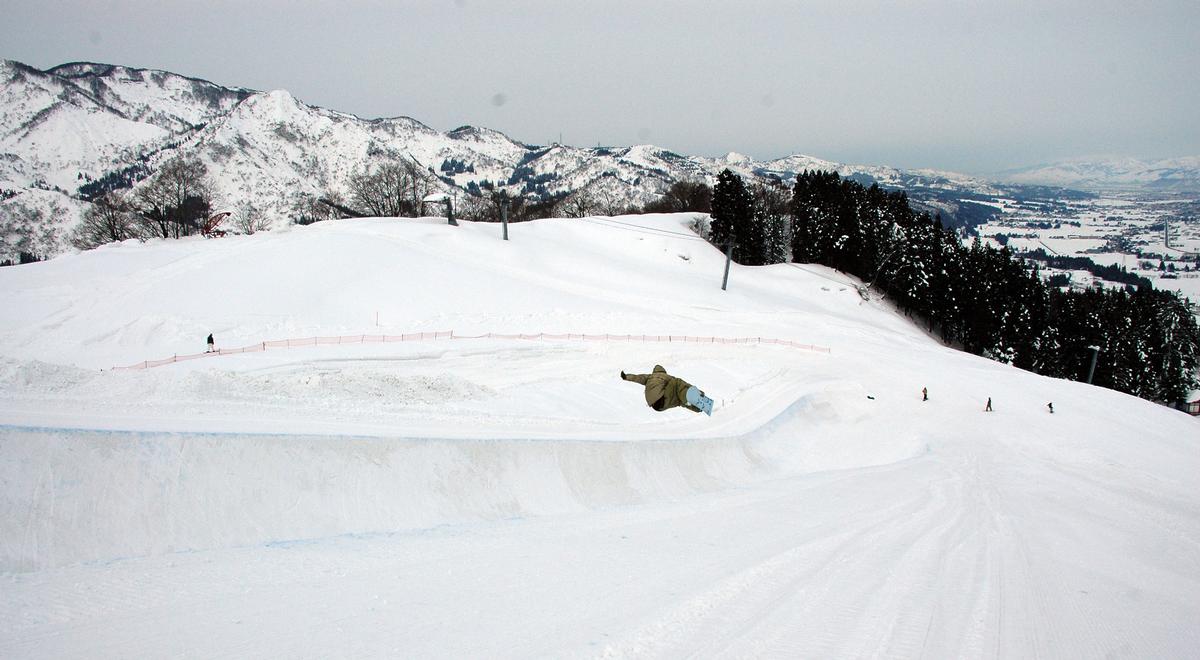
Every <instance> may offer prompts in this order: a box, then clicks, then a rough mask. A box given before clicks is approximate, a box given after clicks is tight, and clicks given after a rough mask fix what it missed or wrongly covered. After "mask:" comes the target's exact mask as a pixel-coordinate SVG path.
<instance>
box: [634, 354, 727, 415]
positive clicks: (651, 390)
mask: <svg viewBox="0 0 1200 660" xmlns="http://www.w3.org/2000/svg"><path fill="white" fill-rule="evenodd" d="M621 380H628V381H631V382H634V383H638V384H641V385H645V386H646V405H648V406H650V407H651V408H653V409H655V410H657V411H659V412H662V411H663V410H666V409H668V408H675V407H677V406H683V407H684V408H687V409H688V410H690V411H692V412H702V413H704V414H706V415H710V416H711V415H712V409H713V401H712V399H710V398H708V397H706V396H704V392H701V391H700V390H699V389H698V388H696V387H695V386H693V385H692V384H690V383H688V382H687V381H685V380H684V379H682V378H676V377H675V376H672V375H671V374H668V373H667V370H666V369H664V368H663V367H662V365H659V364H656V365H654V371H653V372H651V373H648V374H627V373H625V372H624V371H622V372H621Z"/></svg>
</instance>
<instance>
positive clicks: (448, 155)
mask: <svg viewBox="0 0 1200 660" xmlns="http://www.w3.org/2000/svg"><path fill="white" fill-rule="evenodd" d="M0 83H2V85H0V126H3V127H6V128H4V129H0V189H4V190H5V191H6V198H5V199H3V200H0V212H4V213H7V214H8V216H9V217H8V219H7V220H5V221H4V222H3V223H0V224H4V225H6V226H9V227H10V228H11V227H16V233H17V234H22V236H21V237H20V238H19V240H18V239H14V240H8V241H7V242H6V243H5V244H4V245H3V246H0V247H2V248H3V251H4V252H7V253H9V254H10V255H11V254H14V253H15V252H17V251H18V248H17V246H16V243H18V242H22V241H23V242H22V245H26V246H27V247H28V248H29V250H28V251H32V252H33V253H35V254H38V255H40V256H52V255H54V254H59V253H62V252H64V251H67V250H69V249H70V246H69V241H68V240H67V239H68V236H67V235H66V233H64V231H61V229H62V228H63V227H69V226H72V225H75V224H77V223H78V219H79V217H80V216H81V214H82V211H83V210H84V209H86V208H87V206H88V204H89V199H90V196H89V195H85V194H83V192H82V189H83V187H84V186H86V185H87V184H89V183H91V182H93V181H96V180H99V179H104V178H105V177H109V178H113V179H119V180H120V181H121V184H122V185H130V184H132V185H134V186H135V187H136V186H137V185H138V181H139V179H138V177H141V178H142V179H144V178H145V177H148V176H151V175H152V174H153V173H154V172H155V171H156V170H157V168H158V167H159V166H160V165H161V164H162V163H163V162H165V161H166V160H168V159H171V158H174V157H177V156H185V157H189V158H198V159H200V160H201V161H202V162H204V163H205V165H206V166H207V167H208V170H209V172H210V176H211V177H212V178H213V182H214V187H215V189H216V192H217V194H218V197H219V199H218V203H219V204H220V205H221V206H224V207H230V208H242V207H254V208H255V210H256V211H259V212H261V213H263V214H264V215H265V216H266V217H268V218H271V219H272V220H273V221H274V222H275V223H276V224H284V223H286V222H288V221H289V220H290V218H293V217H295V214H296V209H297V208H298V206H300V205H301V204H302V203H303V201H304V200H306V199H315V198H318V197H321V196H327V195H329V194H331V193H332V194H341V195H346V194H347V192H348V189H349V186H348V184H349V180H350V177H351V176H353V175H354V174H355V173H356V172H361V171H364V170H366V169H369V168H371V167H372V166H374V165H376V164H378V163H380V162H384V161H389V160H404V161H406V162H408V161H416V162H417V163H419V164H420V166H422V167H423V168H425V169H427V170H428V171H429V172H430V173H431V174H433V175H434V176H436V179H435V181H434V184H433V185H434V187H435V188H436V189H438V190H440V191H442V192H447V193H451V194H453V195H478V194H480V193H482V192H483V191H486V190H504V191H505V192H507V193H508V194H509V195H510V196H523V197H525V198H527V199H531V200H533V201H538V202H553V201H557V200H561V199H563V198H565V197H567V196H569V195H575V196H583V197H584V198H585V199H586V201H587V202H588V204H585V205H583V206H582V208H584V209H585V210H587V212H588V213H591V214H599V215H608V214H612V213H614V212H624V211H625V210H627V209H629V208H631V207H640V206H643V205H645V204H646V203H648V202H651V201H654V200H656V199H658V198H659V197H660V196H661V195H662V193H664V192H665V191H666V190H667V189H668V188H669V187H670V186H671V184H673V183H675V182H677V181H682V180H702V181H706V182H709V183H712V182H713V181H715V178H716V175H717V174H718V173H719V172H720V171H721V170H723V169H725V168H729V169H731V170H733V171H734V172H735V173H737V174H739V175H741V176H743V177H745V178H748V179H753V180H762V181H776V182H779V183H782V184H784V185H788V184H789V183H790V182H791V181H794V179H795V176H796V175H797V174H798V173H800V172H802V171H804V170H806V169H824V170H833V171H836V172H838V174H839V175H841V176H843V177H848V178H854V179H855V180H857V181H859V182H861V183H864V184H867V185H870V184H878V185H880V186H882V187H886V188H892V189H904V190H906V191H907V192H908V193H909V197H910V199H911V200H912V202H913V203H914V205H915V206H917V207H918V208H920V209H922V210H927V211H930V212H934V213H941V214H942V215H943V216H945V217H946V219H947V221H948V222H951V223H958V224H970V223H971V222H972V220H971V217H970V216H971V214H975V215H976V216H977V215H978V214H979V213H981V212H986V211H981V210H980V209H979V208H976V207H977V206H978V205H974V206H972V205H970V204H969V203H968V202H969V201H971V200H976V199H980V198H982V199H989V198H991V197H995V196H1000V195H1004V196H1009V197H1020V196H1021V195H1022V192H1021V190H1020V189H1019V186H1014V185H1013V184H1003V183H996V182H992V181H987V180H985V179H982V178H979V177H974V176H970V175H965V174H959V173H954V172H944V171H939V170H930V169H921V170H903V169H898V168H893V167H888V166H878V165H849V164H844V163H836V162H833V161H828V160H823V159H820V158H816V157H813V156H807V155H804V154H792V155H788V156H784V157H781V158H775V159H772V160H766V161H759V160H755V159H754V158H752V157H750V156H747V155H744V154H739V153H735V152H730V153H729V154H726V155H725V156H721V157H715V158H714V157H705V156H688V155H683V154H679V153H676V152H673V151H670V150H668V149H664V148H662V147H658V146H655V145H647V144H642V145H631V146H627V147H576V146H571V145H563V144H557V143H553V144H549V145H535V144H529V143H525V142H522V141H519V140H515V139H513V138H511V137H509V136H508V135H506V134H505V133H503V132H501V131H498V130H495V129H491V128H486V127H479V126H474V125H464V126H459V127H457V128H454V129H452V130H449V131H445V132H442V131H438V130H436V129H434V128H432V127H430V126H428V125H426V124H424V123H422V122H421V121H419V120H417V119H414V118H412V117H407V116H396V117H381V118H375V119H364V118H361V117H358V116H357V115H354V114H350V113H346V112H342V111H338V110H332V109H326V108H322V107H319V106H314V105H310V104H307V103H305V102H303V101H302V100H300V99H298V98H296V97H295V96H293V95H292V94H291V93H290V92H287V91H286V90H272V91H258V90H252V89H248V88H244V87H226V86H223V85H220V84H217V83H213V82H210V81H207V80H204V79H201V78H196V77H191V76H186V75H180V74H176V73H172V72H169V71H162V70H158V69H142V68H136V67H130V66H124V65H115V64H104V63H97V62H68V63H65V64H61V65H58V66H56V67H52V68H51V69H48V70H45V71H42V70H39V69H36V68H34V67H31V66H28V65H25V64H22V63H20V62H15V61H12V60H0ZM130 172H136V173H137V176H131V175H130V174H129V173H130ZM117 175H121V176H117ZM31 189H40V190H42V191H50V192H55V193H58V194H59V195H61V197H62V199H61V200H59V201H60V202H61V203H60V204H59V205H58V208H60V209H66V211H65V212H66V213H68V214H69V215H71V214H73V215H74V217H73V218H67V219H65V220H64V219H59V220H58V221H57V222H56V223H53V224H54V226H55V227H57V228H58V229H56V230H55V231H54V232H52V233H53V234H54V236H52V237H50V236H47V235H44V234H45V233H46V232H44V231H42V230H41V229H40V228H27V229H26V228H22V222H21V220H20V217H19V216H21V215H32V212H31V211H30V210H29V208H27V207H29V206H30V205H34V206H37V208H42V209H45V208H46V206H45V199H46V197H45V195H26V194H22V193H23V192H24V191H27V190H31ZM589 205H590V206H589ZM960 216H962V217H960ZM31 236H32V237H33V238H30V237H31ZM20 251H22V252H24V251H27V250H26V249H24V248H20Z"/></svg>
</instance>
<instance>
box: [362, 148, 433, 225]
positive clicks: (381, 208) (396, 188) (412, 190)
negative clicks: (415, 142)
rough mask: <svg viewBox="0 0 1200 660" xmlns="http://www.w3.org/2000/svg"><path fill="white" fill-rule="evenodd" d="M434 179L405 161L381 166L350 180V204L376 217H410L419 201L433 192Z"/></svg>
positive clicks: (419, 204) (367, 170)
mask: <svg viewBox="0 0 1200 660" xmlns="http://www.w3.org/2000/svg"><path fill="white" fill-rule="evenodd" d="M433 181H434V177H433V175H432V174H430V173H429V172H428V170H426V169H424V168H422V167H421V166H420V165H419V164H417V163H416V162H413V161H409V160H400V161H392V162H386V163H381V164H379V165H378V166H377V167H375V168H374V169H373V170H372V169H371V168H369V167H368V168H367V169H364V170H363V171H361V172H356V173H354V174H353V175H351V177H350V201H351V203H353V205H354V207H355V208H359V209H362V210H363V211H364V212H366V213H368V214H370V215H375V216H380V217H389V218H395V217H403V216H408V217H412V216H415V215H417V214H418V213H420V211H421V200H422V199H424V198H425V196H426V195H428V194H429V193H431V192H434V190H435V185H434V182H433Z"/></svg>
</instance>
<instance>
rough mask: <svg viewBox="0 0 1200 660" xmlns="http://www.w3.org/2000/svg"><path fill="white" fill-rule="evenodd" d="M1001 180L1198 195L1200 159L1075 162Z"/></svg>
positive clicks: (1019, 171) (1017, 171)
mask: <svg viewBox="0 0 1200 660" xmlns="http://www.w3.org/2000/svg"><path fill="white" fill-rule="evenodd" d="M1000 177H1001V178H1003V179H1004V180H1006V181H1010V182H1012V183H1019V184H1040V185H1051V186H1064V187H1069V188H1080V189H1085V190H1151V191H1161V192H1200V157H1196V156H1190V157H1184V158H1167V159H1159V160H1138V159H1136V158H1100V159H1088V160H1083V159H1078V160H1068V161H1063V162H1059V163H1053V164H1049V165H1035V166H1033V167H1025V168H1019V169H1014V170H1008V171H1005V172H1001V173H1000Z"/></svg>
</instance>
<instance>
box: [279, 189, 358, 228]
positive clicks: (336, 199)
mask: <svg viewBox="0 0 1200 660" xmlns="http://www.w3.org/2000/svg"><path fill="white" fill-rule="evenodd" d="M321 200H325V201H321ZM345 201H346V200H345V199H343V198H342V195H341V193H338V192H327V193H325V194H323V195H321V196H320V197H314V196H312V195H301V196H300V197H298V198H296V201H295V203H294V204H292V222H294V223H295V224H298V225H311V224H313V223H314V222H322V221H324V220H334V219H336V218H340V217H342V216H341V215H340V214H339V213H338V211H337V209H336V208H335V206H333V205H337V206H344V205H345Z"/></svg>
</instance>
